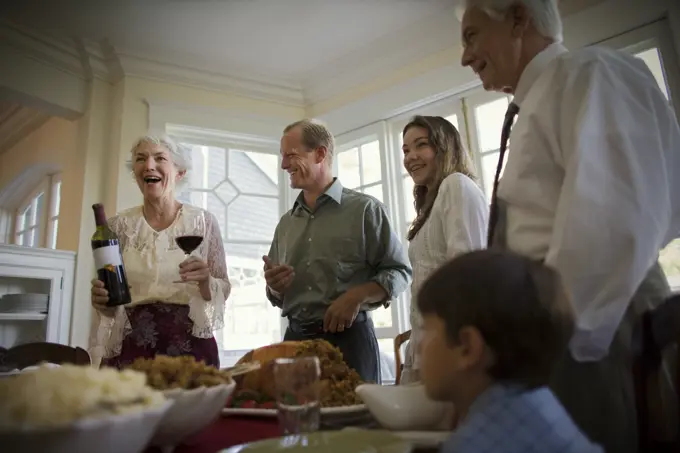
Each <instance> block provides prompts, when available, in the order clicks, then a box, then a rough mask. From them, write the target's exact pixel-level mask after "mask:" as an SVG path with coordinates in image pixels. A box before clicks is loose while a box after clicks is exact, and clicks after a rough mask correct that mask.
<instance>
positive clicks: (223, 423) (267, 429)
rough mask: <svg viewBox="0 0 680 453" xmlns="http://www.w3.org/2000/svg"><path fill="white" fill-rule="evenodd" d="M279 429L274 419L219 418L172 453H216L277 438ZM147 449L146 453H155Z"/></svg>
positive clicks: (279, 433) (279, 432)
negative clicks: (248, 443) (235, 446)
mask: <svg viewBox="0 0 680 453" xmlns="http://www.w3.org/2000/svg"><path fill="white" fill-rule="evenodd" d="M280 435H281V429H280V428H279V423H278V420H277V419H276V418H275V417H274V418H257V417H239V416H229V417H220V418H218V419H217V420H215V421H214V422H213V423H212V424H211V425H209V426H208V427H207V428H205V429H204V430H203V431H201V432H200V433H198V434H197V435H196V436H194V437H192V438H191V439H188V440H187V441H186V443H185V445H180V446H178V447H177V448H176V449H175V451H174V453H216V452H218V451H220V450H223V449H225V448H229V447H233V446H234V445H240V444H244V443H247V442H254V441H257V440H262V439H270V438H273V437H279V436H280ZM157 451H158V450H153V449H149V450H148V451H147V452H146V453H156V452H157Z"/></svg>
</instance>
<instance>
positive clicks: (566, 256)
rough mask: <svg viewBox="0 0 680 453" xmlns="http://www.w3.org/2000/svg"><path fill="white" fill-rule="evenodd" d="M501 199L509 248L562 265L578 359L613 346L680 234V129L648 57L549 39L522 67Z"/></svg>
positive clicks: (592, 356) (590, 357)
mask: <svg viewBox="0 0 680 453" xmlns="http://www.w3.org/2000/svg"><path fill="white" fill-rule="evenodd" d="M514 102H515V103H517V104H518V105H519V107H520V112H519V117H518V120H517V122H516V124H515V126H514V128H513V130H512V135H511V137H510V146H509V150H508V160H507V164H506V168H505V172H504V175H503V178H502V180H501V182H500V185H499V191H498V196H499V198H500V199H502V200H504V201H505V203H507V230H506V234H507V236H506V237H507V246H508V247H509V248H510V249H511V250H514V251H516V252H520V253H523V254H526V255H529V256H531V257H534V258H537V259H545V262H546V264H548V265H552V266H554V267H555V268H557V269H558V270H559V271H560V273H561V274H562V277H563V278H564V280H565V283H566V285H567V288H568V289H569V290H570V292H571V296H572V299H573V305H574V309H575V313H576V317H577V318H576V324H577V326H576V332H575V335H574V336H573V338H572V341H571V344H570V348H571V351H572V355H573V356H574V358H575V359H576V360H579V361H592V360H600V359H601V358H603V357H604V356H605V355H606V354H607V352H608V348H609V345H610V344H611V341H612V339H613V337H614V334H615V333H616V330H617V328H618V326H619V324H620V322H621V320H622V318H623V316H624V314H625V312H626V310H627V308H628V304H629V303H630V301H631V298H632V297H633V294H634V293H635V291H636V289H637V288H638V286H639V285H640V283H641V282H642V280H643V278H644V277H645V275H646V273H647V272H648V270H649V269H650V268H651V266H652V265H653V263H654V262H655V261H656V260H657V259H658V254H659V250H660V249H661V248H663V247H664V246H665V245H666V244H668V243H669V242H670V241H671V240H672V239H674V238H676V237H678V236H679V233H680V129H679V128H678V123H677V120H676V117H675V114H674V112H673V110H672V108H671V107H670V105H669V103H668V102H667V100H666V98H665V97H664V96H663V94H662V93H661V91H660V90H659V87H658V85H657V82H656V80H655V79H654V77H653V76H652V74H651V72H650V71H649V69H648V68H647V66H646V65H645V63H644V62H643V61H642V60H640V59H638V58H635V57H633V56H630V55H628V54H626V53H623V52H618V51H613V50H609V49H606V48H598V47H589V48H585V49H582V50H579V51H577V52H568V51H567V49H565V48H564V47H563V46H562V45H561V44H553V45H551V46H550V47H548V48H547V49H545V50H544V51H543V52H541V53H540V54H539V55H537V56H536V57H535V58H534V59H533V60H532V61H531V62H530V63H529V65H528V66H527V67H526V69H525V70H524V72H523V73H522V76H521V78H520V80H519V84H518V86H517V89H516V91H515V99H514Z"/></svg>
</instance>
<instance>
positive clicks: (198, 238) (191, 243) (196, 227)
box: [174, 211, 205, 283]
mask: <svg viewBox="0 0 680 453" xmlns="http://www.w3.org/2000/svg"><path fill="white" fill-rule="evenodd" d="M186 227H187V228H186V230H185V231H184V233H183V234H181V235H179V236H176V237H175V243H177V246H178V247H179V248H180V249H182V251H183V252H184V257H185V259H187V258H189V257H190V256H191V254H192V253H193V252H194V251H195V250H196V249H197V248H198V247H199V246H200V245H201V243H203V235H204V234H205V216H204V214H203V211H201V212H200V213H199V214H197V215H196V216H195V217H194V218H193V219H192V220H191V221H190V222H187V225H186ZM174 283H185V282H184V281H182V280H179V281H176V282H174Z"/></svg>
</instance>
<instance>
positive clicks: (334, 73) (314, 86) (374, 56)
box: [303, 6, 460, 105]
mask: <svg viewBox="0 0 680 453" xmlns="http://www.w3.org/2000/svg"><path fill="white" fill-rule="evenodd" d="M409 30H417V31H418V33H417V34H414V33H409V32H406V33H405V32H404V31H403V30H400V31H397V32H395V33H391V34H388V35H386V36H383V37H382V38H381V39H378V40H377V41H373V42H371V43H370V44H368V45H366V46H364V47H363V48H361V49H359V50H357V51H354V52H351V53H349V54H346V55H344V56H342V57H340V58H338V59H336V60H334V61H332V62H330V63H328V64H325V65H324V70H323V71H315V74H321V75H319V76H314V77H308V78H307V79H306V80H305V81H304V82H303V90H304V94H305V101H306V103H307V105H312V104H315V103H318V102H321V101H324V100H326V99H329V98H331V97H333V96H335V95H338V94H340V93H342V92H344V91H346V90H348V89H351V88H352V87H354V86H358V85H361V84H363V83H366V82H369V81H371V80H375V79H377V78H381V77H384V76H385V75H386V74H391V73H393V72H394V71H397V70H398V69H400V68H404V67H406V66H408V65H411V64H417V63H418V62H419V61H421V60H423V59H424V58H426V57H428V56H430V55H432V54H435V53H437V52H440V51H443V50H445V49H448V48H451V47H453V46H454V45H455V44H456V43H457V42H459V41H460V32H459V30H460V24H459V22H458V20H457V19H456V13H455V7H453V6H452V7H449V8H447V9H445V10H443V11H439V12H438V13H437V14H435V15H432V16H429V17H427V18H426V19H424V20H421V21H419V22H417V23H415V24H411V25H410V26H409Z"/></svg>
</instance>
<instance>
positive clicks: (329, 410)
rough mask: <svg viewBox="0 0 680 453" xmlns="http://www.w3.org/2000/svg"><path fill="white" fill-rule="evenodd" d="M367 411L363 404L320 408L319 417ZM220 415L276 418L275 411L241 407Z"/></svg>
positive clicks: (231, 408)
mask: <svg viewBox="0 0 680 453" xmlns="http://www.w3.org/2000/svg"><path fill="white" fill-rule="evenodd" d="M367 410H368V409H367V408H366V405H365V404H355V405H353V406H339V407H322V408H321V415H328V416H333V415H351V414H358V413H361V412H366V411H367ZM222 415H226V416H228V415H242V416H249V417H276V409H246V408H241V407H225V408H224V409H222Z"/></svg>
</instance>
